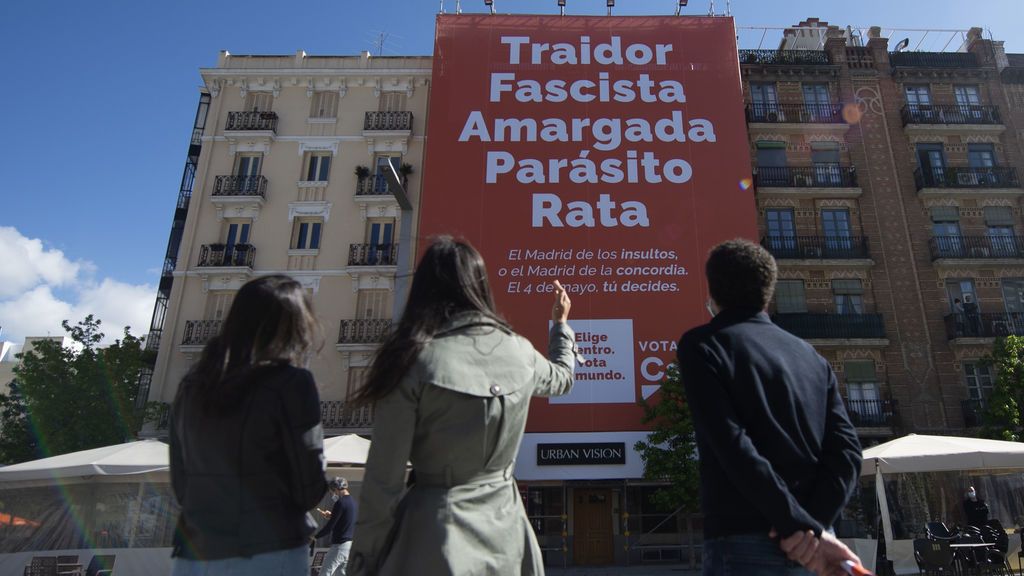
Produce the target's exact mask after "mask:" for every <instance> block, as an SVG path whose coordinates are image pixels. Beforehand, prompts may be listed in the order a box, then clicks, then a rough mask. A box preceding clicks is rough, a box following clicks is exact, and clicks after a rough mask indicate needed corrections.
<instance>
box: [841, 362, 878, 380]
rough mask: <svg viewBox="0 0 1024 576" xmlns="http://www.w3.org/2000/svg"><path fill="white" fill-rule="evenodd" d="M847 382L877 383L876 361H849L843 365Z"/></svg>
mask: <svg viewBox="0 0 1024 576" xmlns="http://www.w3.org/2000/svg"><path fill="white" fill-rule="evenodd" d="M843 371H844V372H846V381H847V382H877V381H878V376H877V375H876V374H875V361H874V360H847V361H846V362H844V363H843Z"/></svg>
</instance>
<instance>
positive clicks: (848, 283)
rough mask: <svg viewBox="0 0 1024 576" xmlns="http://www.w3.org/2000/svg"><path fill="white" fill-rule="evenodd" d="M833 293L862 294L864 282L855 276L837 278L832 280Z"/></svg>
mask: <svg viewBox="0 0 1024 576" xmlns="http://www.w3.org/2000/svg"><path fill="white" fill-rule="evenodd" d="M832 293H834V294H863V293H864V284H863V283H862V282H861V281H860V280H859V279H857V278H850V279H841V280H839V279H837V280H833V281H832Z"/></svg>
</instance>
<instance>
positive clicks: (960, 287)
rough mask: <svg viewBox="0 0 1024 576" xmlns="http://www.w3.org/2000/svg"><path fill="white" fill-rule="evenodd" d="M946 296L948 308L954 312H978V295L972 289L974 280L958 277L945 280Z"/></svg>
mask: <svg viewBox="0 0 1024 576" xmlns="http://www.w3.org/2000/svg"><path fill="white" fill-rule="evenodd" d="M946 296H947V298H948V299H949V310H950V312H955V313H960V314H964V313H968V314H969V313H971V312H972V311H973V312H978V311H979V309H978V308H979V307H978V296H977V293H976V292H975V291H974V280H972V279H970V278H959V279H956V280H946Z"/></svg>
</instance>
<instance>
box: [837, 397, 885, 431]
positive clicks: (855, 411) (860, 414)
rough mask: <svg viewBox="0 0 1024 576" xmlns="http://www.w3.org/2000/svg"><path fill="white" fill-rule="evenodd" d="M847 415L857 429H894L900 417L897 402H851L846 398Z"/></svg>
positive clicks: (844, 400) (844, 401)
mask: <svg viewBox="0 0 1024 576" xmlns="http://www.w3.org/2000/svg"><path fill="white" fill-rule="evenodd" d="M843 403H844V404H846V413H847V414H849V416H850V421H851V422H853V425H854V426H856V427H857V428H879V427H886V426H887V427H892V426H893V425H894V423H895V421H896V417H897V415H898V413H897V411H896V401H895V400H878V399H876V400H851V399H849V398H844V399H843Z"/></svg>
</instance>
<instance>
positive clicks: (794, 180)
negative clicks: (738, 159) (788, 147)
mask: <svg viewBox="0 0 1024 576" xmlns="http://www.w3.org/2000/svg"><path fill="white" fill-rule="evenodd" d="M754 185H755V186H758V187H760V188H856V187H857V171H856V170H855V169H854V168H853V167H852V166H838V165H836V164H819V165H817V166H799V167H797V166H758V167H757V168H755V169H754Z"/></svg>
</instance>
